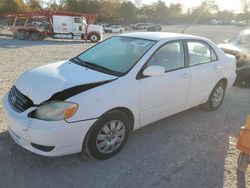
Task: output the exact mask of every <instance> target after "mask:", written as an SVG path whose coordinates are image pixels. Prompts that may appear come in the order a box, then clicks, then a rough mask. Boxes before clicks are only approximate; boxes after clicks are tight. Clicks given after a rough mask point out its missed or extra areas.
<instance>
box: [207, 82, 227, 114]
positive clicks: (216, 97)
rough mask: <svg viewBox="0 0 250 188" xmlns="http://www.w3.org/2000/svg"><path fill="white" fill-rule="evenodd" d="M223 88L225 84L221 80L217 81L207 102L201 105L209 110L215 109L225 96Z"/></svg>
mask: <svg viewBox="0 0 250 188" xmlns="http://www.w3.org/2000/svg"><path fill="white" fill-rule="evenodd" d="M225 89H226V85H225V84H224V83H223V82H222V81H220V82H219V83H217V84H216V86H215V87H214V89H213V91H212V92H211V94H210V96H209V98H208V100H207V102H206V103H205V104H203V105H202V106H203V107H204V108H206V109H207V110H210V111H215V110H217V109H218V108H219V107H220V106H221V104H222V102H223V99H224V96H225Z"/></svg>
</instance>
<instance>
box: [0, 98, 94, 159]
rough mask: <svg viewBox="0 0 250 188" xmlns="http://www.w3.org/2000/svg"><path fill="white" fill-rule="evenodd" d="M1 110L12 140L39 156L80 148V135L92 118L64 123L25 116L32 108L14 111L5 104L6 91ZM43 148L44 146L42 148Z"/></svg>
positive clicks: (71, 151) (84, 131) (74, 150)
mask: <svg viewBox="0 0 250 188" xmlns="http://www.w3.org/2000/svg"><path fill="white" fill-rule="evenodd" d="M3 110H4V114H5V117H6V120H7V126H8V129H9V133H10V135H11V137H12V138H13V140H14V141H15V142H16V143H17V144H18V145H20V146H22V147H23V148H25V149H27V150H29V151H31V152H34V153H36V154H39V155H43V156H51V157H53V156H62V155H67V154H71V153H77V152H81V151H82V144H83V141H84V138H85V136H86V134H87V132H88V130H89V128H90V127H91V126H92V125H93V124H94V122H95V120H90V121H83V122H77V123H67V122H65V121H41V120H37V119H33V118H28V117H27V113H29V111H31V110H32V109H29V110H26V111H27V112H26V111H25V112H23V113H17V112H16V111H14V110H13V109H12V108H11V106H10V105H9V102H8V99H7V95H6V96H5V97H4V99H3ZM37 145H38V146H44V147H38V146H37ZM34 146H35V147H34ZM44 148H45V150H46V148H47V149H48V150H47V151H45V150H44Z"/></svg>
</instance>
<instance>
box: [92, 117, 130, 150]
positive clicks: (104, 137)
mask: <svg viewBox="0 0 250 188" xmlns="http://www.w3.org/2000/svg"><path fill="white" fill-rule="evenodd" d="M125 131H126V130H125V125H124V123H123V122H121V121H119V120H113V121H110V122H108V123H106V124H105V125H104V126H103V127H102V129H101V130H100V131H99V133H98V135H97V138H96V148H97V150H98V151H99V152H101V153H104V154H107V153H112V152H113V151H115V150H116V149H117V148H118V147H119V146H120V145H121V144H122V142H123V140H124V137H125Z"/></svg>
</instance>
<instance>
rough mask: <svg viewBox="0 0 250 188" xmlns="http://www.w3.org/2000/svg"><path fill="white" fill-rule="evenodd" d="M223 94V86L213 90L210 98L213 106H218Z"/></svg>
mask: <svg viewBox="0 0 250 188" xmlns="http://www.w3.org/2000/svg"><path fill="white" fill-rule="evenodd" d="M223 96H224V89H223V87H221V86H220V87H218V88H217V89H216V90H215V92H214V96H213V99H212V104H213V106H214V107H218V106H219V105H220V103H221V102H222V99H223Z"/></svg>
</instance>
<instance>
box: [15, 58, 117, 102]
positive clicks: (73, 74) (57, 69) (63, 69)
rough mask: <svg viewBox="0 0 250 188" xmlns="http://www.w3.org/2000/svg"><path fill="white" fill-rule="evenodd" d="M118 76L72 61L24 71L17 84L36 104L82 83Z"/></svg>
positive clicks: (108, 79)
mask: <svg viewBox="0 0 250 188" xmlns="http://www.w3.org/2000/svg"><path fill="white" fill-rule="evenodd" d="M116 78H117V77H116V76H112V75H108V74H105V73H101V72H98V71H95V70H91V69H88V68H85V67H82V66H80V65H77V64H74V63H72V62H70V61H62V62H57V63H52V64H48V65H45V66H42V67H39V68H36V69H33V70H29V71H27V72H24V73H23V74H22V76H21V77H20V78H19V79H18V80H17V81H16V83H15V86H16V87H17V89H18V90H19V91H20V92H21V93H23V94H24V95H25V96H27V97H29V98H30V99H31V100H32V101H33V103H34V104H40V103H42V102H44V101H46V100H48V99H50V98H51V97H52V96H53V95H54V94H55V93H58V92H61V91H64V90H66V89H69V88H73V87H76V86H80V85H85V84H92V83H100V82H104V81H110V80H113V79H116Z"/></svg>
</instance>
